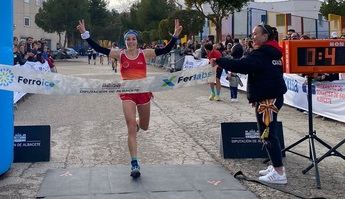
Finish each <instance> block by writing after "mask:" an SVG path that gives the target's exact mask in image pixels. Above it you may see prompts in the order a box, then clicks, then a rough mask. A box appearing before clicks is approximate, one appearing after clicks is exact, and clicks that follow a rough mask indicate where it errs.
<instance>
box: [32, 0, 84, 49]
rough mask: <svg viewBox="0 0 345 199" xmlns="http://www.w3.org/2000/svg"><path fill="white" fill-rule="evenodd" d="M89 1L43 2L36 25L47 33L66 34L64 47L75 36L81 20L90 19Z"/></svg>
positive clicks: (62, 0)
mask: <svg viewBox="0 0 345 199" xmlns="http://www.w3.org/2000/svg"><path fill="white" fill-rule="evenodd" d="M87 8H88V0H48V1H46V2H43V6H42V8H40V9H39V11H38V13H37V14H36V16H35V23H36V24H37V26H38V27H40V28H42V29H43V30H44V31H46V32H51V33H53V32H56V33H57V34H59V37H60V38H59V44H60V46H61V33H63V32H65V41H64V45H63V46H64V47H66V44H67V37H69V36H71V35H73V34H75V26H76V24H77V22H78V20H79V19H81V18H84V17H86V18H87V17H88V12H87Z"/></svg>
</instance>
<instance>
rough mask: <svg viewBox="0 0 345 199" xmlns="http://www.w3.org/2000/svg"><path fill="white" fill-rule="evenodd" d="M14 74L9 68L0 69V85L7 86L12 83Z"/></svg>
mask: <svg viewBox="0 0 345 199" xmlns="http://www.w3.org/2000/svg"><path fill="white" fill-rule="evenodd" d="M13 79H14V74H13V73H12V71H11V70H10V69H7V68H2V69H0V86H8V85H10V84H12V83H13Z"/></svg>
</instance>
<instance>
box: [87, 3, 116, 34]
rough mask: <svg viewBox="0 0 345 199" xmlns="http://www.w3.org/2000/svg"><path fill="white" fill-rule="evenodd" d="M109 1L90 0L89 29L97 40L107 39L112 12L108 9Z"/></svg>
mask: <svg viewBox="0 0 345 199" xmlns="http://www.w3.org/2000/svg"><path fill="white" fill-rule="evenodd" d="M107 4H108V3H107V2H106V1H105V0H89V14H90V23H89V30H91V32H92V37H93V38H94V39H95V40H98V39H107V38H106V37H108V36H109V32H107V31H106V30H107V28H106V27H108V26H109V22H110V18H111V13H110V12H109V11H108V10H107Z"/></svg>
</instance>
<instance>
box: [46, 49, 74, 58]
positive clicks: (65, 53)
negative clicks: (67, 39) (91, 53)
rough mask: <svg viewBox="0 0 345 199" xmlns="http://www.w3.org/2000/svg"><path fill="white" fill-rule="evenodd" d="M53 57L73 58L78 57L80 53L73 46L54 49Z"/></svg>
mask: <svg viewBox="0 0 345 199" xmlns="http://www.w3.org/2000/svg"><path fill="white" fill-rule="evenodd" d="M52 57H53V59H73V58H78V53H77V51H75V50H74V49H73V48H64V49H62V48H61V49H59V50H54V51H52Z"/></svg>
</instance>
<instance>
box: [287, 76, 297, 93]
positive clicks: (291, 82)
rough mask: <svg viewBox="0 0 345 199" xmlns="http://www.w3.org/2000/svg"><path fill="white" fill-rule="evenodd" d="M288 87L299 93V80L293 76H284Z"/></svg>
mask: <svg viewBox="0 0 345 199" xmlns="http://www.w3.org/2000/svg"><path fill="white" fill-rule="evenodd" d="M284 80H285V84H286V87H287V89H288V90H289V91H292V92H295V93H298V81H297V80H295V79H292V78H286V77H284Z"/></svg>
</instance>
